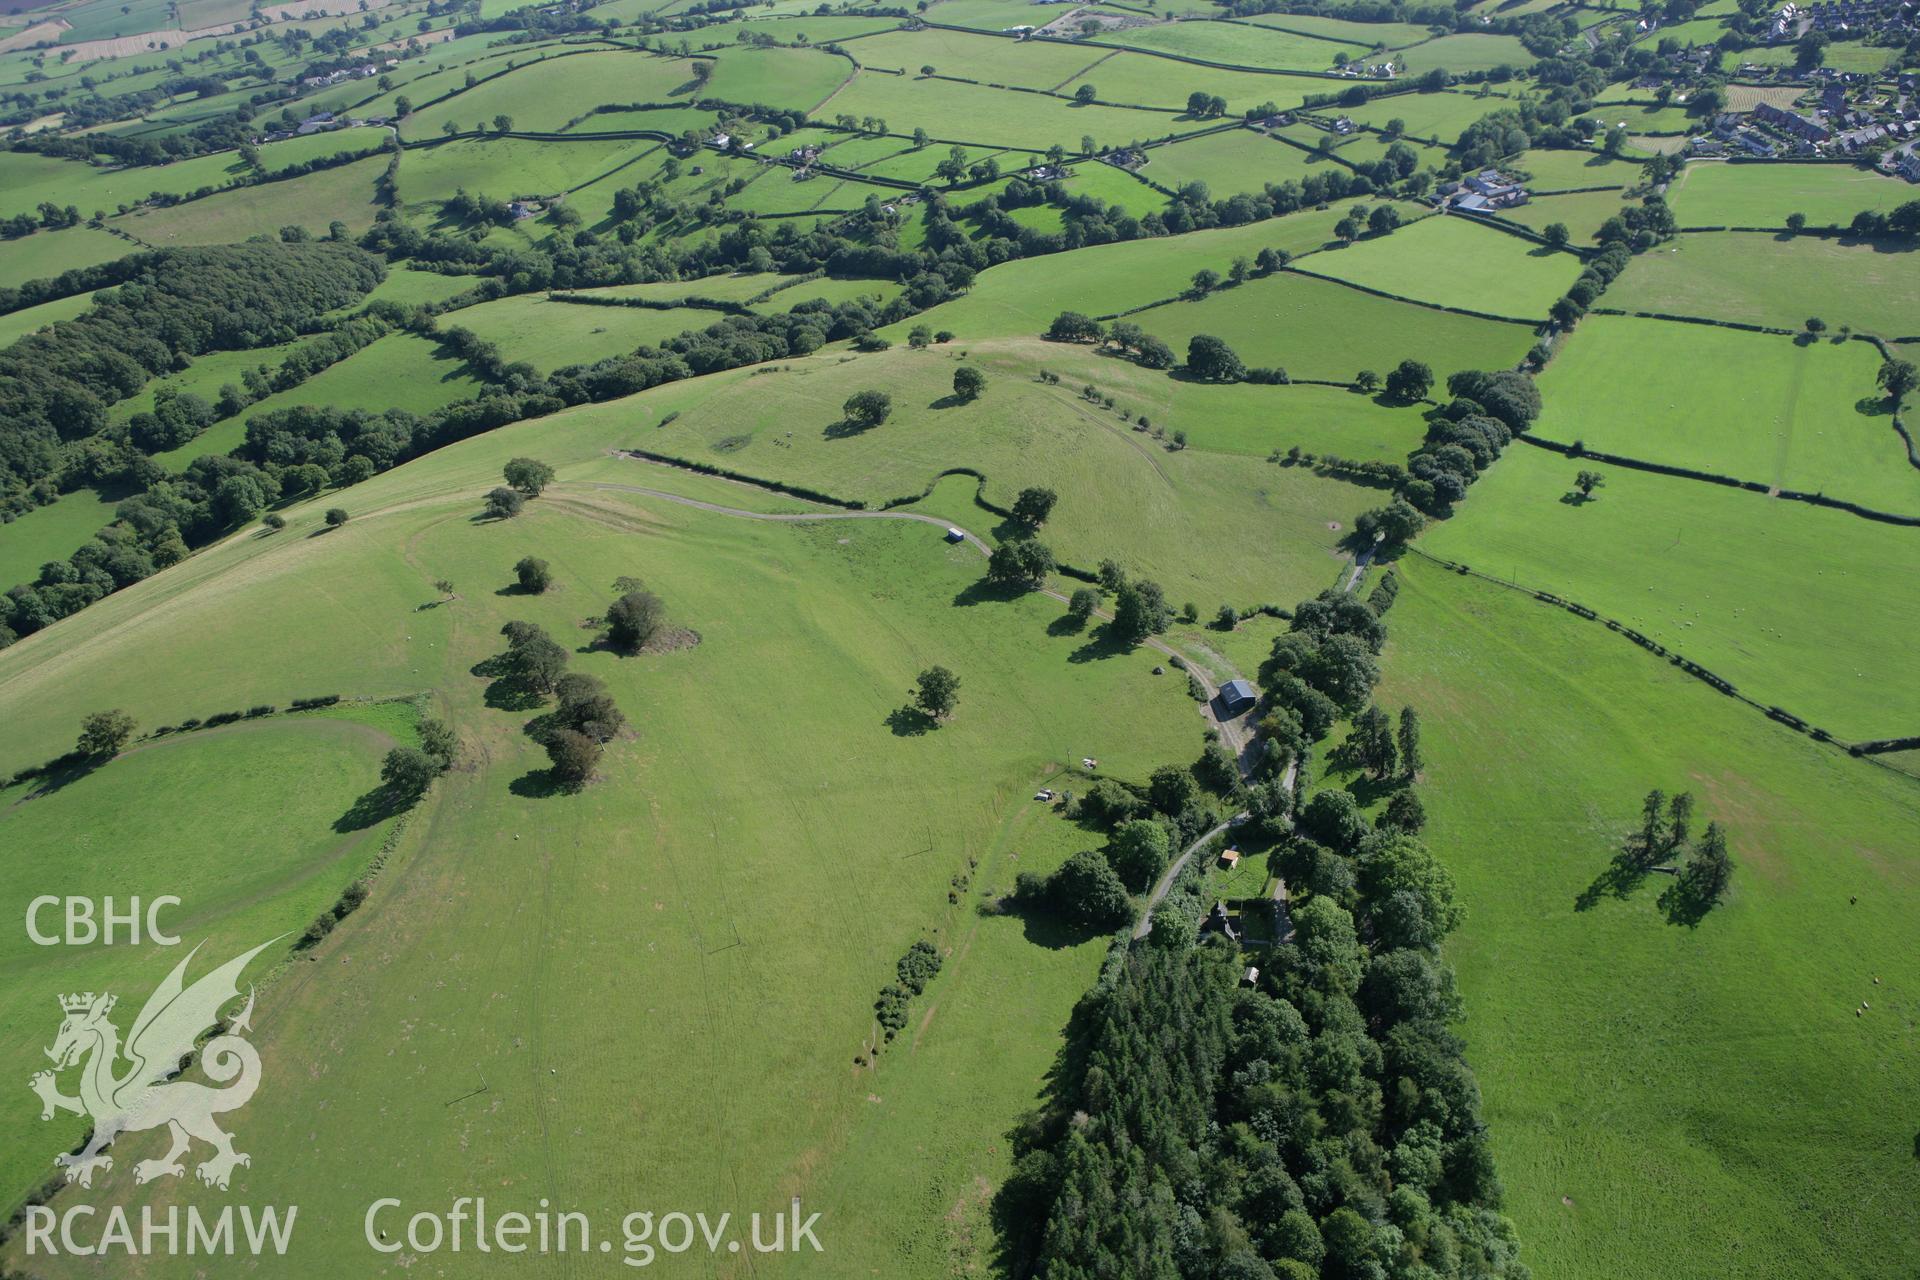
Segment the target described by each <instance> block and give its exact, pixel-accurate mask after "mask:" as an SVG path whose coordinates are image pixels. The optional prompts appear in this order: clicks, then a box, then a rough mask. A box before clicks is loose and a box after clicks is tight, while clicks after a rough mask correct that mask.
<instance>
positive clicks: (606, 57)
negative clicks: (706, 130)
mask: <svg viewBox="0 0 1920 1280" xmlns="http://www.w3.org/2000/svg"><path fill="white" fill-rule="evenodd" d="M688 67H689V64H688V63H686V62H682V61H678V60H675V59H670V58H654V57H648V56H647V55H644V54H633V53H615V52H596V53H579V54H570V55H567V56H564V57H549V58H543V59H540V60H538V61H535V62H531V63H526V64H523V65H522V66H520V67H519V68H518V69H517V70H513V71H508V72H506V73H505V74H503V75H492V76H490V77H488V78H485V79H482V80H481V82H480V83H479V84H477V85H475V86H473V87H472V88H471V89H466V90H464V91H462V92H458V93H455V94H454V95H453V96H452V97H450V98H447V99H445V100H444V101H441V102H436V103H434V104H433V105H432V106H421V107H417V108H416V109H415V110H414V112H413V113H412V114H411V115H409V116H407V117H406V119H405V120H404V121H402V122H401V126H400V131H401V133H402V134H403V135H404V136H405V137H407V138H408V139H415V138H435V137H438V136H440V127H441V126H442V125H443V124H445V123H447V122H448V121H452V122H453V123H455V124H457V125H459V126H460V127H461V128H462V129H464V130H468V131H471V130H475V129H489V130H490V129H492V128H493V127H494V123H493V122H494V117H496V116H500V115H505V116H509V117H511V118H512V120H513V127H514V128H515V129H516V130H519V131H521V132H526V133H541V132H546V133H552V132H557V131H558V130H560V129H562V128H564V127H565V126H566V125H567V124H569V123H570V122H571V121H573V119H574V118H575V117H577V116H579V115H581V114H583V110H584V107H585V106H587V105H590V104H597V103H603V102H609V103H611V102H664V101H666V100H667V99H668V98H670V97H672V96H674V94H675V93H676V91H678V92H679V93H681V94H682V95H684V94H685V93H687V92H688V90H687V89H685V88H683V86H686V85H688V84H689V75H688ZM414 101H415V102H416V103H420V102H422V101H424V99H422V98H421V97H419V96H418V95H417V94H416V95H415V96H414Z"/></svg>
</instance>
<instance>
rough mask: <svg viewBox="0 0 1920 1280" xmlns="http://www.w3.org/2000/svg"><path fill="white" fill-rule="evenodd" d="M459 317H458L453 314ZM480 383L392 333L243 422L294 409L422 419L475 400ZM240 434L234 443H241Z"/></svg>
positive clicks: (432, 348)
mask: <svg viewBox="0 0 1920 1280" xmlns="http://www.w3.org/2000/svg"><path fill="white" fill-rule="evenodd" d="M456 314H457V313H456ZM482 385H483V384H482V383H481V382H480V381H479V380H477V379H476V378H474V377H473V376H472V375H471V374H470V373H468V372H467V367H466V365H465V364H463V363H461V362H460V361H458V360H454V359H451V358H449V357H447V356H444V355H442V354H441V353H440V350H439V348H438V347H437V346H436V345H435V344H434V343H433V341H432V340H431V339H428V338H422V337H420V336H418V335H417V334H412V333H390V334H388V335H387V336H386V337H384V338H380V339H378V340H377V341H375V342H373V343H371V344H370V345H368V346H365V347H362V348H361V349H360V350H358V351H356V352H354V353H353V354H352V355H350V356H348V357H347V358H346V359H345V360H342V361H340V363H338V364H335V365H330V366H328V367H327V368H325V369H322V370H321V371H320V372H319V373H316V374H314V375H313V376H312V377H311V378H308V379H307V380H306V381H305V382H303V383H301V384H300V385H299V386H297V387H293V388H291V389H289V390H286V391H276V392H275V393H274V394H272V395H270V396H268V397H267V398H266V399H264V400H260V401H257V402H255V403H254V404H253V405H251V406H249V407H248V409H247V412H246V414H245V415H243V416H244V417H252V416H254V415H255V414H260V413H266V412H268V411H270V410H273V409H285V408H288V407H290V406H292V405H296V404H313V405H332V406H334V407H335V408H340V409H373V410H378V409H406V410H409V411H411V412H413V413H425V412H426V411H427V410H429V409H437V408H439V407H440V406H441V405H443V404H447V403H450V402H451V401H454V400H461V399H465V398H466V397H468V396H472V395H475V394H477V393H478V392H479V391H480V390H481V387H482ZM244 436H245V433H244V432H241V433H239V434H238V435H236V437H235V443H236V444H237V443H239V440H240V439H242V438H244Z"/></svg>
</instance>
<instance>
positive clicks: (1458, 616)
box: [1381, 457, 1920, 1280]
mask: <svg viewBox="0 0 1920 1280" xmlns="http://www.w3.org/2000/svg"><path fill="white" fill-rule="evenodd" d="M1519 461H1521V459H1520V458H1518V457H1510V458H1509V459H1507V460H1506V461H1503V462H1501V463H1500V464H1499V465H1500V466H1501V467H1502V468H1504V467H1507V466H1510V465H1512V464H1513V463H1516V462H1519ZM1606 494H1607V496H1606V497H1605V498H1604V499H1603V501H1602V503H1601V504H1599V505H1596V507H1595V508H1593V511H1592V512H1587V513H1583V516H1582V518H1584V516H1585V515H1588V514H1593V512H1597V511H1598V510H1599V508H1600V506H1604V505H1605V503H1607V502H1611V501H1613V499H1614V495H1613V493H1612V491H1611V490H1608V491H1606ZM1483 497H1484V495H1480V494H1476V495H1475V497H1474V499H1473V501H1474V502H1475V503H1479V502H1481V501H1482V499H1483ZM1479 514H1480V513H1478V512H1475V513H1474V517H1477V516H1478V515H1479ZM1470 519H1471V518H1470V517H1463V522H1465V521H1468V520H1470ZM1487 567H1489V568H1491V567H1492V566H1491V565H1489V566H1487ZM1404 572H1405V589H1403V590H1402V591H1401V593H1400V600H1399V603H1398V604H1397V605H1396V606H1395V608H1394V612H1393V613H1392V615H1391V618H1392V623H1393V627H1394V636H1395V639H1394V641H1393V643H1392V645H1391V646H1390V648H1389V650H1388V656H1387V670H1388V673H1389V674H1388V678H1387V681H1386V683H1385V684H1384V685H1383V687H1382V690H1381V698H1382V701H1383V702H1384V703H1386V704H1387V705H1390V706H1391V705H1397V704H1399V703H1402V702H1411V703H1413V704H1414V705H1416V706H1418V707H1419V708H1420V710H1421V712H1422V713H1423V716H1424V717H1425V719H1426V723H1427V724H1428V725H1430V726H1432V727H1431V729H1430V730H1429V734H1428V741H1429V742H1430V744H1431V745H1430V746H1429V747H1428V748H1427V750H1428V755H1429V763H1428V766H1427V768H1428V774H1429V778H1430V784H1429V786H1428V788H1427V791H1426V794H1427V795H1429V796H1430V797H1431V799H1432V803H1431V807H1430V812H1431V814H1432V818H1433V823H1432V826H1431V827H1430V828H1429V830H1428V833H1427V834H1428V837H1429V839H1430V840H1431V841H1432V843H1433V845H1434V848H1435V851H1436V852H1437V853H1439V854H1440V856H1441V857H1443V858H1444V859H1445V860H1446V861H1447V863H1448V864H1449V866H1450V867H1451V868H1452V870H1453V873H1454V875H1455V876H1456V877H1457V878H1458V880H1459V892H1460V896H1461V898H1462V899H1463V900H1464V901H1466V902H1467V903H1469V904H1470V906H1469V914H1468V916H1467V921H1466V924H1465V925H1464V926H1463V927H1462V929H1461V931H1460V932H1459V933H1458V934H1456V935H1455V936H1454V938H1453V940H1452V944H1451V947H1450V952H1451V955H1452V957H1453V960H1454V963H1455V964H1456V965H1457V966H1458V967H1459V973H1460V986H1461V991H1462V994H1463V995H1464V996H1465V998H1466V1002H1467V1007H1468V1008H1469V1009H1471V1010H1472V1011H1473V1016H1472V1018H1471V1019H1470V1020H1469V1021H1468V1022H1467V1023H1466V1024H1465V1026H1464V1027H1463V1034H1464V1035H1465V1036H1466V1038H1467V1041H1468V1046H1469V1047H1468V1057H1469V1060H1470V1061H1472V1063H1473V1064H1474V1066H1475V1067H1476V1068H1477V1069H1478V1072H1479V1076H1480V1080H1481V1088H1482V1089H1483V1091H1484V1092H1485V1094H1486V1106H1487V1111H1486V1115H1487V1121H1488V1123H1489V1124H1490V1125H1491V1127H1492V1130H1493V1136H1494V1148H1495V1153H1496V1155H1497V1157H1498V1159H1499V1163H1500V1171H1501V1176H1502V1178H1503V1179H1504V1181H1505V1183H1506V1189H1507V1200H1506V1211H1507V1212H1508V1213H1509V1214H1510V1215H1512V1217H1513V1218H1514V1220H1515V1222H1516V1224H1517V1225H1518V1226H1519V1228H1520V1232H1521V1236H1522V1238H1523V1239H1525V1240H1526V1242H1527V1257H1528V1259H1529V1262H1530V1265H1531V1266H1532V1267H1533V1268H1534V1273H1535V1274H1536V1275H1562V1276H1596V1277H1597V1276H1626V1275H1660V1276H1686V1277H1693V1276H1701V1277H1704V1276H1710V1275H1711V1276H1727V1277H1735V1276H1738V1277H1755V1278H1756V1280H1757V1278H1759V1277H1769V1276H1777V1275H1782V1274H1797V1275H1807V1276H1813V1275H1819V1276H1834V1277H1839V1276H1865V1275H1889V1276H1890V1275H1894V1274H1897V1273H1898V1269H1899V1264H1897V1263H1894V1262H1892V1260H1893V1259H1896V1258H1904V1257H1909V1256H1911V1255H1912V1254H1913V1251H1914V1249H1915V1248H1916V1245H1917V1244H1920V1240H1917V1239H1916V1234H1915V1232H1916V1226H1915V1223H1914V1220H1913V1219H1912V1217H1911V1216H1909V1215H1906V1214H1901V1213H1887V1212H1883V1211H1882V1209H1881V1207H1880V1204H1879V1196H1880V1195H1885V1196H1886V1197H1888V1202H1889V1203H1891V1202H1894V1201H1905V1200H1908V1199H1911V1198H1912V1197H1913V1195H1915V1194H1916V1193H1920V1165H1916V1163H1915V1161H1914V1159H1913V1152H1912V1145H1913V1135H1912V1133H1911V1132H1910V1130H1911V1129H1912V1128H1913V1125H1912V1124H1911V1123H1909V1120H1908V1117H1909V1116H1911V1115H1912V1113H1913V1111H1914V1108H1915V1107H1916V1106H1920V1092H1917V1091H1916V1079H1915V1076H1914V1073H1913V1072H1912V1070H1911V1069H1910V1064H1909V1060H1908V1055H1909V1053H1910V1036H1911V1034H1912V1033H1911V1031H1910V1029H1909V1028H1908V1027H1907V1021H1908V1018H1909V1015H1910V1012H1911V1009H1912V1006H1913V1003H1914V1000H1915V998H1916V990H1920V969H1916V967H1915V961H1914V955H1913V951H1912V949H1911V948H1910V947H1908V946H1906V945H1905V942H1904V938H1905V934H1906V925H1905V923H1904V921H1906V920H1907V919H1908V918H1910V916H1911V914H1912V912H1913V910H1914V908H1915V901H1916V895H1920V874H1917V872H1920V868H1916V864H1915V861H1914V857H1913V854H1914V846H1913V840H1912V837H1911V833H1912V831H1913V830H1914V829H1915V826H1916V824H1917V823H1920V792H1917V791H1916V790H1915V788H1914V786H1913V784H1912V782H1911V781H1910V780H1909V779H1905V778H1902V777H1900V776H1899V775H1897V774H1893V773H1890V772H1887V771H1885V770H1881V769H1877V768H1875V767H1873V766H1872V765H1869V764H1866V763H1864V762H1856V761H1852V760H1849V759H1848V758H1847V757H1846V756H1845V755H1843V754H1841V753H1839V752H1837V751H1834V750H1832V749H1830V748H1822V747H1819V746H1817V745H1815V744H1813V743H1811V742H1809V741H1808V740H1807V739H1805V738H1803V737H1800V736H1799V735H1797V734H1794V733H1791V732H1789V731H1787V730H1785V729H1783V728H1780V727H1778V726H1775V725H1771V724H1769V723H1768V722H1767V721H1765V720H1764V719H1762V718H1761V717H1760V716H1759V715H1758V714H1756V713H1753V712H1751V711H1748V710H1746V709H1745V708H1742V707H1739V706H1737V705H1735V704H1733V703H1731V702H1730V701H1728V700H1727V699H1725V698H1723V697H1721V696H1720V695H1718V694H1716V693H1714V692H1712V691H1711V690H1709V689H1707V688H1706V687H1705V686H1704V685H1701V684H1699V683H1697V682H1695V681H1693V680H1691V679H1689V678H1687V677H1685V676H1683V675H1681V674H1680V673H1678V672H1676V671H1673V670H1672V669H1670V668H1667V667H1665V666H1664V665H1663V664H1661V663H1660V662H1659V661H1658V660H1657V659H1655V658H1653V657H1652V656H1651V655H1649V654H1646V653H1643V652H1642V651H1641V650H1639V649H1637V648H1634V647H1633V646H1631V645H1629V644H1628V643H1627V642H1626V641H1624V640H1621V639H1619V638H1618V637H1615V636H1613V635H1610V634H1609V633H1608V632H1606V631H1605V630H1603V629H1601V628H1600V627H1599V626H1598V625H1597V624H1594V623H1591V622H1582V621H1580V620H1578V619H1576V618H1574V617H1573V616H1572V615H1570V614H1567V613H1564V612H1561V611H1559V610H1554V609H1549V608H1547V607H1545V606H1542V605H1539V604H1536V603H1534V602H1533V601H1530V600H1528V599H1526V598H1524V597H1523V596H1521V595H1519V594H1517V593H1513V592H1508V591H1503V590H1501V589H1500V588H1498V587H1495V586H1490V585H1487V584H1484V583H1479V582H1474V581H1471V580H1464V579H1460V578H1456V577H1454V576H1452V575H1448V574H1445V573H1442V572H1440V571H1438V570H1437V569H1435V568H1433V567H1432V566H1428V565H1424V564H1418V563H1416V564H1412V565H1409V566H1407V568H1406V570H1405V571H1404ZM1523 581H1524V577H1523ZM1719 594H1720V593H1719V591H1718V590H1717V588H1715V595H1716V598H1717V597H1718V595H1719ZM1588 602H1589V603H1592V604H1598V603H1599V602H1598V601H1594V600H1589V601H1588ZM1691 643H1692V642H1691V640H1689V641H1688V642H1687V644H1688V645H1691ZM1516 762H1524V765H1523V767H1515V765H1516ZM1653 787H1662V788H1664V789H1665V790H1667V791H1668V792H1673V791H1676V790H1691V791H1692V792H1693V793H1694V796H1695V798H1696V799H1697V801H1698V803H1699V808H1700V812H1701V814H1702V815H1703V819H1702V820H1704V818H1706V817H1710V818H1714V819H1717V820H1719V821H1721V822H1724V823H1725V824H1726V825H1727V827H1728V829H1729V831H1730V839H1731V844H1732V850H1733V856H1734V858H1735V859H1736V860H1737V862H1738V864H1739V869H1738V871H1737V872H1736V873H1735V877H1736V878H1735V884H1736V888H1735V889H1734V890H1733V894H1732V897H1731V899H1730V900H1729V901H1728V902H1727V903H1726V904H1725V905H1723V906H1722V907H1720V908H1718V909H1717V910H1715V911H1714V912H1713V913H1712V914H1711V915H1710V916H1709V917H1708V918H1707V919H1706V920H1705V921H1704V922H1702V923H1701V924H1700V926H1699V927H1698V928H1693V929H1689V928H1685V927H1676V926H1674V925H1672V924H1669V923H1667V922H1666V919H1665V918H1664V914H1663V913H1662V912H1661V911H1660V910H1659V908H1658V907H1657V906H1656V899H1657V898H1658V896H1659V893H1660V889H1661V884H1662V883H1663V882H1664V877H1661V876H1652V877H1649V880H1650V883H1647V884H1644V885H1642V886H1641V887H1640V888H1639V889H1638V890H1637V892H1635V893H1634V894H1633V895H1632V896H1631V897H1629V898H1627V899H1625V900H1616V899H1613V898H1610V897H1608V898H1603V899H1602V900H1601V902H1600V903H1599V904H1598V905H1597V906H1595V907H1593V908H1592V909H1591V910H1587V911H1579V910H1576V908H1575V899H1576V898H1577V897H1578V896H1579V895H1580V894H1581V893H1582V891H1584V890H1585V889H1587V887H1588V886H1589V885H1590V884H1591V883H1592V882H1593V881H1594V880H1595V878H1596V877H1597V876H1598V875H1599V874H1600V873H1601V872H1602V871H1604V870H1605V869H1606V866H1607V863H1608V860H1609V859H1610V858H1611V857H1612V855H1613V853H1614V851H1615V850H1616V849H1617V848H1618V846H1619V842H1620V841H1621V839H1622V838H1623V837H1624V836H1625V834H1626V832H1627V831H1628V830H1629V829H1630V828H1631V826H1632V825H1633V822H1634V821H1635V819H1636V818H1637V815H1638V812H1639V802H1640V798H1641V796H1643V795H1644V794H1645V793H1646V792H1647V791H1648V790H1649V789H1651V788H1653ZM1876 978H1877V979H1878V985H1876V984H1875V979H1876ZM1862 1000H1865V1001H1868V1002H1870V1003H1871V1005H1872V1006H1873V1007H1872V1010H1871V1011H1870V1012H1868V1013H1866V1014H1864V1015H1863V1016H1861V1017H1856V1016H1855V1015H1854V1012H1853V1011H1854V1009H1855V1007H1856V1006H1857V1005H1859V1004H1860V1002H1861V1001H1862ZM1842 1151H1844V1152H1845V1155H1844V1156H1836V1154H1835V1153H1837V1152H1842ZM1867 1188H1874V1189H1875V1190H1874V1191H1868V1190H1867Z"/></svg>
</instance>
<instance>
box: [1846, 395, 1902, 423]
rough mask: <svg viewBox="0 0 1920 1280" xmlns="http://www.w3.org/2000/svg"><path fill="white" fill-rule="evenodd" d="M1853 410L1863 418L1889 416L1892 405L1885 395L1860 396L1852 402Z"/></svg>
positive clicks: (1891, 413) (1891, 411)
mask: <svg viewBox="0 0 1920 1280" xmlns="http://www.w3.org/2000/svg"><path fill="white" fill-rule="evenodd" d="M1853 411H1854V412H1855V413H1857V414H1859V415H1860V416H1861V417H1863V418H1890V417H1892V416H1893V405H1892V404H1891V403H1890V402H1889V401H1888V400H1887V398H1886V397H1885V396H1861V397H1860V398H1859V399H1858V400H1855V401H1854V402H1853Z"/></svg>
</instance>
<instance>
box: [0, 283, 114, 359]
mask: <svg viewBox="0 0 1920 1280" xmlns="http://www.w3.org/2000/svg"><path fill="white" fill-rule="evenodd" d="M92 305H93V294H92V293H90V292H89V293H73V294H68V295H67V296H66V297H64V298H55V299H54V300H53V301H52V302H43V303H41V304H40V305H39V306H35V307H23V308H21V309H20V310H18V311H10V312H8V313H7V314H6V315H3V316H0V347H10V346H12V345H13V344H14V343H16V342H18V341H19V340H20V339H22V338H24V337H26V336H27V335H28V334H30V333H32V332H34V331H35V330H36V329H43V328H45V327H46V326H47V325H50V324H54V323H57V322H58V321H61V320H71V319H73V318H74V317H75V316H77V315H79V314H80V313H81V312H83V311H85V310H86V309H87V308H88V307H90V306H92Z"/></svg>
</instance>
